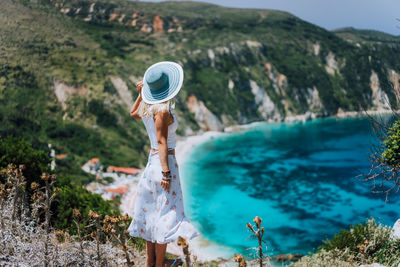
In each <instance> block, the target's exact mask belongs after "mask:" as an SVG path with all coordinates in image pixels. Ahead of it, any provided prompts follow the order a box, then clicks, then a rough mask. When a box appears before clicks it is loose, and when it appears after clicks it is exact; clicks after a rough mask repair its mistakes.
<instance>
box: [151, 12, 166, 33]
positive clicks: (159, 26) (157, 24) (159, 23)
mask: <svg viewBox="0 0 400 267" xmlns="http://www.w3.org/2000/svg"><path fill="white" fill-rule="evenodd" d="M153 28H154V32H160V33H162V32H164V21H163V20H162V19H161V18H160V16H155V17H154V19H153Z"/></svg>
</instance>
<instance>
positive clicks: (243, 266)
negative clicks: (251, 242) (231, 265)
mask: <svg viewBox="0 0 400 267" xmlns="http://www.w3.org/2000/svg"><path fill="white" fill-rule="evenodd" d="M233 260H234V261H235V262H237V263H238V267H246V266H247V263H246V261H245V260H244V259H243V256H242V255H240V254H235V255H233Z"/></svg>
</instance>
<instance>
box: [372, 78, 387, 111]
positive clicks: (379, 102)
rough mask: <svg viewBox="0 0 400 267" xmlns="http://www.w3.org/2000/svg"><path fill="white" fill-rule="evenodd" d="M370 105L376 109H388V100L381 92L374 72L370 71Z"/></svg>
mask: <svg viewBox="0 0 400 267" xmlns="http://www.w3.org/2000/svg"><path fill="white" fill-rule="evenodd" d="M370 81H371V90H372V98H373V99H372V104H373V106H374V107H376V108H377V109H390V103H389V98H388V96H387V94H386V93H385V92H384V91H383V90H382V88H381V86H380V84H379V77H378V75H377V74H376V72H375V71H372V73H371V77H370Z"/></svg>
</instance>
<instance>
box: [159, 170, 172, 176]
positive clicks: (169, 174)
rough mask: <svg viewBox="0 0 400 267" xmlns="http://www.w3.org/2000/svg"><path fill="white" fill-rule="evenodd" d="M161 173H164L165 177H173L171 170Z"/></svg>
mask: <svg viewBox="0 0 400 267" xmlns="http://www.w3.org/2000/svg"><path fill="white" fill-rule="evenodd" d="M161 173H162V175H163V177H171V171H166V172H164V171H161Z"/></svg>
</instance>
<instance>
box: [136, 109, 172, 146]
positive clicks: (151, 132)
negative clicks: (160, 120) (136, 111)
mask: <svg viewBox="0 0 400 267" xmlns="http://www.w3.org/2000/svg"><path fill="white" fill-rule="evenodd" d="M169 111H170V113H171V115H172V117H173V119H174V122H173V123H171V124H170V125H168V139H167V146H168V150H171V149H174V148H175V139H176V133H175V132H176V129H177V128H178V121H177V119H176V117H175V114H174V113H173V111H172V109H169ZM142 121H143V123H144V126H145V127H146V131H147V134H148V136H149V138H150V146H151V148H153V149H158V143H157V135H156V124H155V122H154V117H153V114H152V116H151V117H147V116H144V117H142Z"/></svg>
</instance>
